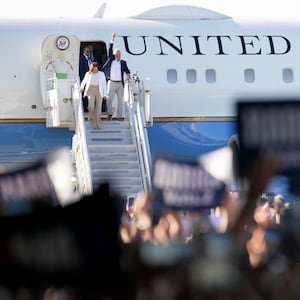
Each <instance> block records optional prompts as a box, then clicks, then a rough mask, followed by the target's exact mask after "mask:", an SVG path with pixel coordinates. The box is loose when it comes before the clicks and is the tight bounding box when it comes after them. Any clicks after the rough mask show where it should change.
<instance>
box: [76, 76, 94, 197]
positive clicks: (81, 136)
mask: <svg viewBox="0 0 300 300" xmlns="http://www.w3.org/2000/svg"><path fill="white" fill-rule="evenodd" d="M72 100H73V101H72V104H73V111H74V119H75V135H74V136H73V143H72V154H73V160H74V161H75V163H76V177H77V186H78V190H79V193H80V194H82V195H88V194H92V193H93V185H92V177H91V164H90V157H89V152H88V147H87V142H86V141H87V139H86V133H85V126H84V112H83V105H82V95H81V93H80V84H79V79H77V80H75V82H74V85H73V86H72ZM73 148H74V149H73Z"/></svg>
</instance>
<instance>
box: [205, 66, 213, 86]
mask: <svg viewBox="0 0 300 300" xmlns="http://www.w3.org/2000/svg"><path fill="white" fill-rule="evenodd" d="M205 78H206V82H207V83H215V82H216V71H215V70H214V69H207V70H206V71H205Z"/></svg>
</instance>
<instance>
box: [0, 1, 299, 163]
mask: <svg viewBox="0 0 300 300" xmlns="http://www.w3.org/2000/svg"><path fill="white" fill-rule="evenodd" d="M104 8H105V4H104V6H102V7H100V8H99V9H98V11H97V12H96V13H95V15H94V18H88V19H64V18H57V19H54V18H52V19H47V20H46V19H30V20H29V19H18V20H15V19H2V20H0V36H1V38H2V41H3V46H2V48H1V50H0V57H1V70H0V76H1V83H0V104H1V110H0V133H1V136H2V139H1V142H0V164H1V165H3V166H4V167H6V168H10V167H12V166H15V165H16V164H17V163H18V164H20V163H21V162H22V159H24V157H31V158H32V159H35V158H36V157H38V156H40V155H44V154H45V153H48V152H51V151H52V150H53V149H55V148H57V147H61V146H67V147H69V148H71V147H72V137H73V135H74V130H73V129H72V128H69V127H68V126H53V127H51V126H48V125H47V107H46V106H47V105H46V100H45V99H46V95H45V93H46V90H47V86H49V84H50V82H49V77H51V74H53V72H56V73H57V76H61V77H60V78H61V79H63V78H64V76H65V74H66V72H67V73H69V75H70V78H71V77H72V76H73V77H72V78H77V77H78V63H79V55H80V53H81V52H82V49H83V47H84V46H85V45H87V44H93V45H94V48H95V49H96V50H97V51H98V52H99V53H100V54H101V55H102V57H103V60H105V59H106V56H107V47H108V43H109V42H110V39H111V34H112V33H113V32H115V33H116V34H117V38H116V41H115V47H118V48H119V49H121V53H122V58H123V59H125V60H126V61H127V63H128V66H129V68H130V70H131V72H132V74H133V73H136V72H137V74H138V76H139V78H141V79H146V78H150V87H151V115H152V118H153V123H152V125H151V126H149V127H148V128H147V131H148V137H149V144H150V149H151V153H153V154H154V153H170V154H175V155H180V156H187V157H198V156H200V155H203V154H205V153H209V152H211V151H213V150H217V149H220V148H222V147H224V146H227V145H231V147H237V145H238V140H237V135H236V134H237V128H236V120H237V119H236V117H237V116H236V101H237V99H239V98H242V97H244V96H247V98H248V99H249V98H251V97H253V98H256V99H257V98H259V97H260V98H264V97H266V96H267V97H268V98H269V99H273V98H274V99H275V98H276V97H278V96H282V97H291V96H297V95H298V93H299V80H298V78H299V74H300V65H298V64H297V63H296V62H297V61H298V56H299V53H300V42H299V29H300V26H299V24H292V23H286V24H283V23H280V24H274V23H271V24H265V23H259V24H255V23H246V22H245V23H243V22H241V21H240V22H237V21H235V20H234V19H232V18H231V17H229V16H226V15H224V14H222V13H219V12H216V11H212V10H208V9H204V8H201V7H196V6H189V5H185V4H184V5H169V6H162V7H157V8H154V9H150V10H148V11H145V12H143V13H141V14H138V15H135V16H131V17H127V18H114V19H105V18H103V17H102V16H103V12H104ZM70 45H71V46H70ZM69 46H70V47H69ZM64 100H65V102H68V97H67V98H64Z"/></svg>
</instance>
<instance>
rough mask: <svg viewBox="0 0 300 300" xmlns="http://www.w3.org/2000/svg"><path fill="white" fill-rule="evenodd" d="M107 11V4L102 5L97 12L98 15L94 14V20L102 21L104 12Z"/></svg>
mask: <svg viewBox="0 0 300 300" xmlns="http://www.w3.org/2000/svg"><path fill="white" fill-rule="evenodd" d="M105 9H106V3H105V2H104V3H102V4H101V6H100V7H99V8H98V10H97V11H96V13H95V14H94V16H93V18H99V19H102V18H103V15H104V12H105Z"/></svg>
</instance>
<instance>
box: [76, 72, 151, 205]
mask: <svg viewBox="0 0 300 300" xmlns="http://www.w3.org/2000/svg"><path fill="white" fill-rule="evenodd" d="M147 84H148V86H149V81H148V82H147ZM74 92H75V95H73V96H74V97H73V102H74V104H73V106H74V115H75V116H76V117H75V119H76V130H75V131H76V132H75V135H74V137H73V146H72V153H73V161H74V162H75V167H76V177H77V187H78V190H79V192H80V193H81V194H89V193H92V192H93V190H94V189H96V188H97V187H98V186H99V185H100V184H103V183H108V184H109V186H110V191H111V193H112V194H115V195H116V196H119V197H121V198H124V199H126V198H128V197H135V196H136V195H137V193H138V192H140V191H146V190H150V188H151V156H150V149H149V143H148V136H147V126H150V125H152V120H151V117H149V116H150V114H149V112H150V110H149V108H150V105H149V101H150V89H149V88H146V89H145V87H144V83H141V82H140V80H139V78H138V77H137V76H135V77H134V78H133V79H132V80H130V81H127V82H126V83H125V95H124V100H125V103H124V120H123V121H118V120H114V118H113V119H112V120H111V121H108V120H107V118H105V115H104V117H103V118H102V120H101V129H100V130H99V129H97V130H96V129H94V128H93V124H92V123H91V122H90V121H87V120H86V118H84V114H83V111H82V104H81V101H80V99H78V97H76V87H74ZM145 104H146V105H145ZM146 107H148V109H145V108H146ZM145 112H147V113H145Z"/></svg>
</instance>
